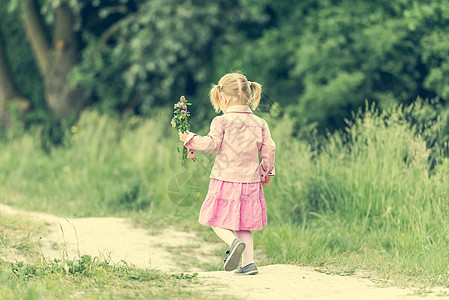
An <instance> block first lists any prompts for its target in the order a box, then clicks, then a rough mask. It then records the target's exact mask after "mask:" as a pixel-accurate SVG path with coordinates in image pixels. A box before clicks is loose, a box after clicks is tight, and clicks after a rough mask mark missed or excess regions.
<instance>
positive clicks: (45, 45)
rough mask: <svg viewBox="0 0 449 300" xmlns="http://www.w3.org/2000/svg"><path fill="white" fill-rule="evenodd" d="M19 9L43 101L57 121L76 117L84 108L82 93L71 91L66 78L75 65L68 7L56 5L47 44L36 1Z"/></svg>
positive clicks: (27, 1)
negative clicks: (31, 51)
mask: <svg viewBox="0 0 449 300" xmlns="http://www.w3.org/2000/svg"><path fill="white" fill-rule="evenodd" d="M21 3H22V5H21V9H22V13H23V19H24V25H25V31H26V33H27V36H28V38H29V40H30V42H31V45H32V49H33V53H34V55H35V57H36V60H37V62H38V67H39V71H40V73H41V75H42V78H43V81H44V86H45V99H46V102H47V105H48V107H49V109H50V110H51V111H52V113H53V114H54V115H55V116H56V117H57V118H61V119H62V118H67V117H70V116H72V115H76V114H78V113H79V112H80V111H81V109H82V108H83V106H84V103H83V97H82V96H83V95H82V91H81V90H80V89H79V88H72V87H71V86H70V82H69V74H70V71H71V70H72V68H73V67H74V66H75V65H76V63H77V62H78V53H79V49H78V42H77V39H76V36H75V32H74V29H73V25H74V20H73V15H72V11H71V9H70V7H69V5H68V4H67V3H65V2H62V3H60V5H59V6H58V7H56V8H55V9H54V13H55V18H54V23H53V37H52V41H53V42H50V41H49V39H48V37H47V35H46V32H45V30H44V27H43V25H42V20H41V15H40V14H39V13H38V12H39V8H38V5H37V1H36V0H23V1H22V2H21Z"/></svg>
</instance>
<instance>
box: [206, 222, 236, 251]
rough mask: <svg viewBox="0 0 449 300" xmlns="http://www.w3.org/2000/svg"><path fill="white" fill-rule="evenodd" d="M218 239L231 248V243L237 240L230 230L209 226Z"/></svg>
mask: <svg viewBox="0 0 449 300" xmlns="http://www.w3.org/2000/svg"><path fill="white" fill-rule="evenodd" d="M211 227H212V229H213V230H214V231H215V233H216V234H217V235H218V237H219V238H220V239H222V240H223V242H225V243H226V244H228V245H229V247H231V244H232V242H233V241H234V240H235V239H236V238H237V237H236V236H235V234H234V232H233V231H232V230H229V229H224V228H220V227H216V226H211Z"/></svg>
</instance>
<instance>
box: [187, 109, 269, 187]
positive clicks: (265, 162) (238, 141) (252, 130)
mask: <svg viewBox="0 0 449 300" xmlns="http://www.w3.org/2000/svg"><path fill="white" fill-rule="evenodd" d="M184 145H185V146H186V147H187V148H188V149H189V156H188V157H189V158H191V157H194V156H195V151H196V150H200V151H205V152H216V153H217V155H216V157H215V163H214V166H213V168H212V172H211V174H210V178H215V179H218V180H223V181H231V182H260V181H264V180H265V179H264V178H265V177H266V176H274V175H275V170H274V156H275V151H276V145H275V143H274V141H273V140H272V138H271V134H270V129H269V128H268V124H267V122H265V120H264V119H262V118H259V117H258V116H256V115H254V114H253V112H252V111H251V109H250V108H249V107H248V106H247V105H235V106H231V107H230V108H229V109H228V110H227V111H226V113H225V114H223V115H221V116H218V117H215V118H214V119H213V120H212V123H211V125H210V132H209V134H208V135H207V136H199V135H197V134H194V133H192V132H190V133H189V134H188V135H187V138H186V140H185V142H184ZM259 154H260V157H261V159H262V162H261V163H259Z"/></svg>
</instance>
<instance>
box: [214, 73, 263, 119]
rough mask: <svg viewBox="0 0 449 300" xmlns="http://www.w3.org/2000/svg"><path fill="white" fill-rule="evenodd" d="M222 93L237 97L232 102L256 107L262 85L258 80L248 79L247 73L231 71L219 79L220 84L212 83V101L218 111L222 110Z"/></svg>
mask: <svg viewBox="0 0 449 300" xmlns="http://www.w3.org/2000/svg"><path fill="white" fill-rule="evenodd" d="M220 93H225V94H226V95H228V96H231V97H234V98H235V99H237V100H236V101H235V102H233V103H232V104H234V105H248V106H251V108H252V109H256V108H257V106H258V105H259V102H260V96H261V94H262V85H260V84H259V83H257V82H251V81H248V79H247V78H246V76H245V75H243V74H241V73H229V74H226V75H224V76H223V77H221V78H220V80H219V81H218V84H212V88H211V89H210V92H209V97H210V102H211V103H212V106H213V107H214V109H215V111H216V112H220V111H221V108H220Z"/></svg>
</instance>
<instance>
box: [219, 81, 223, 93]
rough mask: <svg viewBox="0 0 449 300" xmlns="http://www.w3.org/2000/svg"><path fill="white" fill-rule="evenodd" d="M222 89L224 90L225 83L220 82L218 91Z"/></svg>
mask: <svg viewBox="0 0 449 300" xmlns="http://www.w3.org/2000/svg"><path fill="white" fill-rule="evenodd" d="M222 90H223V84H221V83H220V84H219V85H218V91H219V92H221V91H222Z"/></svg>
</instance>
